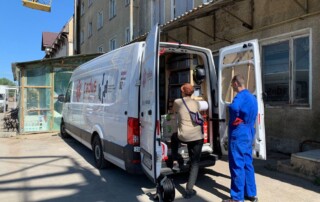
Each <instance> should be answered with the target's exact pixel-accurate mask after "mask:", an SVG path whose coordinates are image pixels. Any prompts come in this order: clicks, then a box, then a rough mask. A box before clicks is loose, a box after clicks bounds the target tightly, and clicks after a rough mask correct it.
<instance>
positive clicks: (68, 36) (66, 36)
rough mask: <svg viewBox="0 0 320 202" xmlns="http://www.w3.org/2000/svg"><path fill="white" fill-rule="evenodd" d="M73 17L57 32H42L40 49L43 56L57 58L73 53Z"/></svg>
mask: <svg viewBox="0 0 320 202" xmlns="http://www.w3.org/2000/svg"><path fill="white" fill-rule="evenodd" d="M73 29H74V18H73V17H71V18H70V19H69V21H68V22H67V23H66V24H65V25H64V26H63V28H62V29H61V31H60V32H59V33H52V32H43V33H42V44H41V50H42V51H44V52H45V56H44V58H59V57H65V56H72V55H74V50H73V49H74V48H73V36H74V34H73Z"/></svg>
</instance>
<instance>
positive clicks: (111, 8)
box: [109, 0, 117, 20]
mask: <svg viewBox="0 0 320 202" xmlns="http://www.w3.org/2000/svg"><path fill="white" fill-rule="evenodd" d="M116 10H117V3H116V0H109V20H111V19H113V18H115V17H116V15H117V12H116Z"/></svg>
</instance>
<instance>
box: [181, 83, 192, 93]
mask: <svg viewBox="0 0 320 202" xmlns="http://www.w3.org/2000/svg"><path fill="white" fill-rule="evenodd" d="M181 92H183V93H184V94H186V95H187V96H191V95H192V94H193V92H194V89H193V86H192V85H191V84H190V83H185V84H183V85H182V86H181Z"/></svg>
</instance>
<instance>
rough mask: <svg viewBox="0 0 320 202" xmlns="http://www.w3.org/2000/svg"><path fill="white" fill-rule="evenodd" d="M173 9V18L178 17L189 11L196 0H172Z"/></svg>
mask: <svg viewBox="0 0 320 202" xmlns="http://www.w3.org/2000/svg"><path fill="white" fill-rule="evenodd" d="M171 5H172V9H171V11H172V12H173V13H172V16H173V18H176V17H178V16H180V15H182V14H184V13H185V12H187V11H190V10H192V9H193V8H194V0H175V1H171Z"/></svg>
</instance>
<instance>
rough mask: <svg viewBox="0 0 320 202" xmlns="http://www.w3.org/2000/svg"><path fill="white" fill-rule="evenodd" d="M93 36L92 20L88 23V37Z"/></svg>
mask: <svg viewBox="0 0 320 202" xmlns="http://www.w3.org/2000/svg"><path fill="white" fill-rule="evenodd" d="M91 36H92V22H89V23H88V38H89V37H91Z"/></svg>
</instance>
